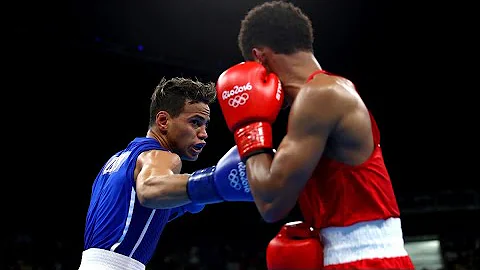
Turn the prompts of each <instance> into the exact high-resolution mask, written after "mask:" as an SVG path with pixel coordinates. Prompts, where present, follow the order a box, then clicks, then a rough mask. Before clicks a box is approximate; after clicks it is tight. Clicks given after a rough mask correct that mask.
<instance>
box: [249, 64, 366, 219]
mask: <svg viewBox="0 0 480 270" xmlns="http://www.w3.org/2000/svg"><path fill="white" fill-rule="evenodd" d="M373 149H374V145H373V137H372V132H371V126H370V117H369V113H368V110H367V108H366V107H365V104H364V103H363V101H362V100H361V99H360V97H359V96H358V94H357V92H356V91H355V88H354V86H353V84H352V83H351V82H350V81H348V80H347V79H344V78H340V77H337V76H332V75H328V74H322V73H321V74H317V75H316V76H315V77H314V79H313V80H312V81H310V82H309V83H307V84H305V85H303V86H301V88H300V90H299V91H298V94H297V95H296V97H295V99H294V101H293V103H292V107H291V110H290V114H289V119H288V128H287V134H286V136H285V137H284V138H283V140H282V141H281V143H280V146H279V147H278V149H277V152H276V153H275V156H274V157H272V156H271V155H269V154H259V155H255V156H252V157H250V158H249V159H248V160H247V174H248V177H249V181H250V185H251V188H252V194H253V197H254V199H255V204H256V205H257V208H258V210H259V212H260V214H261V215H262V217H263V218H264V220H265V221H267V222H276V221H279V220H280V219H282V218H285V217H286V215H287V214H288V213H289V212H290V210H291V209H292V208H293V207H294V206H295V204H296V201H297V199H298V196H299V194H300V192H301V191H302V189H303V188H304V186H305V184H306V183H307V181H308V179H309V178H310V177H311V175H312V173H313V171H314V169H315V167H316V166H317V164H318V162H319V160H320V158H321V157H322V156H323V155H325V156H327V157H329V158H332V159H335V160H336V161H338V162H342V163H346V164H349V165H358V164H361V163H363V162H364V161H366V160H367V159H368V158H369V156H370V155H371V153H372V151H373Z"/></svg>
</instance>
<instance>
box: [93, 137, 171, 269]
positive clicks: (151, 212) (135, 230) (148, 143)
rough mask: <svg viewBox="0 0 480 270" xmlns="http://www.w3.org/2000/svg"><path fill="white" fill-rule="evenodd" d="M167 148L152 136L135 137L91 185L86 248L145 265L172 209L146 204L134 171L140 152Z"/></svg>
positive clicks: (112, 158) (106, 164) (109, 162)
mask: <svg viewBox="0 0 480 270" xmlns="http://www.w3.org/2000/svg"><path fill="white" fill-rule="evenodd" d="M148 150H164V149H163V148H162V147H161V146H160V144H159V143H158V142H157V141H156V140H154V139H150V138H136V139H134V140H133V141H132V142H131V143H130V144H129V145H128V147H127V148H126V149H125V150H123V151H120V152H118V153H116V154H115V155H114V156H112V157H111V158H110V159H109V160H108V162H107V163H105V165H104V166H103V168H102V170H101V171H100V172H99V174H98V175H97V178H96V179H95V182H94V184H93V187H92V195H91V199H90V206H89V208H88V213H87V220H86V226H85V235H84V250H88V249H102V250H109V251H113V252H115V253H119V254H122V255H124V256H127V257H130V258H133V259H135V260H137V261H139V262H141V263H143V264H146V263H147V262H148V261H149V260H150V258H151V256H152V255H153V252H154V250H155V247H156V245H157V242H158V238H159V236H160V234H161V231H162V230H163V228H164V226H165V224H166V223H167V221H168V218H169V216H170V211H171V210H170V209H150V208H146V207H143V206H142V205H141V204H140V203H139V201H138V199H137V196H136V192H135V180H134V170H135V166H136V160H137V157H138V155H139V154H141V153H142V152H144V151H148Z"/></svg>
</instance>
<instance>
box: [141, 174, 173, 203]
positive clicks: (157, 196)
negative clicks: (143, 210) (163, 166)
mask: <svg viewBox="0 0 480 270" xmlns="http://www.w3.org/2000/svg"><path fill="white" fill-rule="evenodd" d="M136 188H137V190H136V194H137V199H138V202H139V203H140V204H141V205H142V206H143V207H147V208H152V209H166V208H172V207H175V206H177V204H176V203H175V202H173V200H171V193H172V192H171V190H170V188H169V185H168V184H166V183H163V181H162V180H161V179H158V177H157V178H156V179H146V180H145V181H142V182H138V183H137V185H136Z"/></svg>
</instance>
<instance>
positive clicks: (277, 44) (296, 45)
mask: <svg viewBox="0 0 480 270" xmlns="http://www.w3.org/2000/svg"><path fill="white" fill-rule="evenodd" d="M238 46H239V48H240V50H241V52H242V55H243V57H244V58H245V60H253V56H252V53H251V52H252V49H253V48H255V47H262V46H264V47H269V48H271V49H272V50H273V51H274V52H275V53H280V54H292V53H295V52H298V51H310V52H313V28H312V22H311V21H310V19H309V18H308V17H307V16H306V15H305V14H304V13H303V12H302V10H300V8H298V7H296V6H294V5H293V4H291V3H287V2H284V1H271V2H266V3H263V4H260V5H258V6H255V7H254V8H252V9H251V10H250V11H249V12H248V13H247V15H246V16H245V18H244V19H243V20H242V22H241V26H240V32H239V34H238Z"/></svg>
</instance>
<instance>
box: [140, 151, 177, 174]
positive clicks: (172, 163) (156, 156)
mask: <svg viewBox="0 0 480 270" xmlns="http://www.w3.org/2000/svg"><path fill="white" fill-rule="evenodd" d="M151 165H156V166H158V165H161V166H166V167H168V168H170V169H171V170H172V171H173V172H175V173H179V172H180V170H181V168H182V160H181V159H180V156H179V155H177V154H175V153H172V152H169V151H165V150H149V151H145V152H143V153H141V154H140V155H139V156H138V158H137V167H140V168H141V167H144V166H151Z"/></svg>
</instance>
